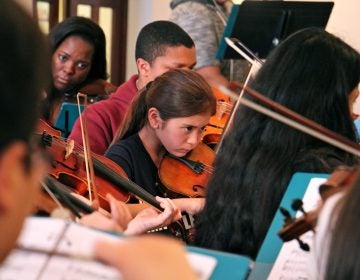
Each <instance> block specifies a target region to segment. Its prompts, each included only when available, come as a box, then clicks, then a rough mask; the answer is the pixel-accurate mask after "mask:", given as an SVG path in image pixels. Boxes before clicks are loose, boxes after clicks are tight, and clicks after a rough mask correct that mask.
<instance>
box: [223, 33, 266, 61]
mask: <svg viewBox="0 0 360 280" xmlns="http://www.w3.org/2000/svg"><path fill="white" fill-rule="evenodd" d="M225 42H226V43H227V44H228V45H229V46H230V47H232V48H233V49H234V50H235V51H236V52H237V53H238V54H240V55H241V56H242V57H243V58H245V59H246V60H247V61H248V62H249V63H250V64H251V65H254V64H256V63H258V64H260V65H263V64H264V62H263V61H262V60H261V59H260V58H259V57H258V56H257V55H256V54H254V53H253V52H252V51H251V50H250V49H249V48H248V47H246V46H245V44H243V43H242V42H241V41H240V40H239V39H236V38H229V37H225Z"/></svg>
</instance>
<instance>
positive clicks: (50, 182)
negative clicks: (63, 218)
mask: <svg viewBox="0 0 360 280" xmlns="http://www.w3.org/2000/svg"><path fill="white" fill-rule="evenodd" d="M41 184H42V187H43V191H42V192H41V193H40V196H39V199H38V201H37V203H36V205H35V208H36V213H37V214H40V215H41V214H42V213H46V214H48V215H50V216H52V215H53V214H54V213H55V212H56V210H57V209H59V208H60V209H61V208H63V209H61V210H63V211H66V210H69V211H70V212H71V213H72V214H73V216H74V217H77V218H80V217H81V213H84V214H90V213H92V212H94V211H95V209H94V208H93V207H91V206H89V205H88V204H86V203H84V202H83V201H81V200H79V199H78V198H77V197H75V196H74V195H72V194H71V193H72V191H71V189H69V188H68V187H67V186H65V185H64V184H62V183H60V182H59V181H57V180H56V179H55V178H54V177H52V176H51V175H47V176H45V178H44V180H43V182H41ZM46 192H47V193H46ZM54 215H55V216H58V214H54Z"/></svg>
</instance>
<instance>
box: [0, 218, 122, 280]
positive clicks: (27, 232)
mask: <svg viewBox="0 0 360 280" xmlns="http://www.w3.org/2000/svg"><path fill="white" fill-rule="evenodd" d="M96 240H108V241H119V240H121V239H120V238H119V237H116V236H113V235H110V234H108V233H104V232H100V231H96V230H92V229H89V228H87V227H84V226H81V225H79V224H76V223H72V222H67V221H65V220H61V219H54V218H52V219H48V218H39V217H30V218H28V219H27V220H26V222H25V225H24V228H23V230H22V232H21V235H20V237H19V239H18V242H17V243H18V247H19V249H15V250H13V252H12V253H11V254H10V256H9V257H8V258H7V259H6V260H5V262H4V264H3V265H2V266H1V267H0V279H1V280H5V279H6V280H22V279H27V280H32V279H34V280H35V279H40V280H43V279H44V280H45V279H51V280H57V279H59V280H60V279H62V280H65V279H79V280H82V279H89V280H92V279H94V280H95V279H114V280H115V279H121V275H120V274H119V272H118V271H117V270H116V269H114V268H112V267H110V266H107V265H105V264H102V263H100V262H97V261H95V260H92V258H93V245H94V244H95V241H96ZM50 252H56V254H51V253H50ZM57 254H59V255H57ZM61 254H64V256H61Z"/></svg>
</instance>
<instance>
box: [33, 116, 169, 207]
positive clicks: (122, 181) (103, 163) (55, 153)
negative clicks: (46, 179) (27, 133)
mask: <svg viewBox="0 0 360 280" xmlns="http://www.w3.org/2000/svg"><path fill="white" fill-rule="evenodd" d="M37 133H38V135H39V136H40V142H41V144H42V146H43V147H44V148H45V149H46V151H47V152H48V154H49V155H50V156H51V158H52V160H51V169H50V172H49V173H50V174H51V175H52V176H53V177H55V178H56V179H57V180H59V181H60V182H61V183H63V184H65V185H67V186H69V187H70V188H72V189H73V190H74V191H76V192H77V193H78V194H79V195H82V196H85V197H89V195H90V194H89V193H88V186H87V181H86V178H87V174H86V170H85V158H84V153H83V150H82V148H80V147H78V146H77V147H75V146H76V145H75V144H74V143H73V141H68V140H67V139H63V138H62V137H61V133H60V132H59V131H58V130H55V129H53V128H52V127H50V126H49V125H48V124H47V123H46V122H44V121H43V120H40V121H39V122H38V126H37ZM91 157H92V160H93V162H94V169H95V182H96V185H97V186H98V188H97V195H98V197H99V203H100V207H101V208H104V209H105V210H108V211H109V210H110V206H109V205H108V202H107V200H106V194H108V193H110V194H112V195H113V196H114V197H115V198H116V199H118V200H120V201H123V202H127V201H129V199H130V194H133V195H135V196H138V197H140V199H142V200H144V201H146V202H148V203H149V204H150V205H152V206H154V207H156V208H157V209H159V210H162V208H161V207H160V205H159V202H158V201H157V200H156V199H155V198H154V197H153V196H152V195H150V194H149V193H147V192H146V191H145V190H144V189H142V188H141V187H139V186H138V185H136V184H135V183H133V182H131V181H130V180H128V179H127V176H126V173H125V172H124V170H123V169H122V168H121V167H120V166H118V165H117V164H116V163H114V162H113V161H111V160H110V159H108V158H106V157H104V156H100V155H97V154H95V153H91Z"/></svg>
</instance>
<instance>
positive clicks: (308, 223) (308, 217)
mask: <svg viewBox="0 0 360 280" xmlns="http://www.w3.org/2000/svg"><path fill="white" fill-rule="evenodd" d="M359 174H360V169H359V168H352V167H347V166H340V167H338V168H337V169H336V170H335V171H334V172H333V173H332V174H331V175H330V177H329V178H328V179H327V181H326V182H325V183H323V184H322V185H321V186H320V187H319V193H320V196H321V200H322V202H325V201H326V199H327V198H329V197H330V196H331V195H333V194H335V193H337V192H339V191H343V190H346V189H349V188H350V187H352V185H353V183H354V181H355V179H356V178H357V177H358V176H359ZM322 205H323V203H321V204H320V206H319V207H317V208H315V209H314V210H312V211H308V212H305V211H304V209H303V208H302V201H301V200H300V199H296V200H294V201H293V203H292V205H291V206H292V208H293V210H294V211H301V212H302V213H303V215H302V216H300V217H299V218H292V217H291V215H290V213H289V212H288V211H287V210H286V209H284V208H283V207H280V212H281V213H282V214H283V216H284V226H283V227H282V228H281V229H280V230H279V232H278V235H279V237H280V238H281V239H282V240H283V241H284V242H287V241H291V240H293V239H297V240H298V241H299V240H300V239H299V237H300V236H301V235H303V234H304V233H306V232H308V231H310V230H312V231H315V227H316V224H317V220H318V216H319V214H320V212H321V208H322ZM300 242H301V240H300V241H299V244H300ZM300 247H302V245H301V244H300Z"/></svg>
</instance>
